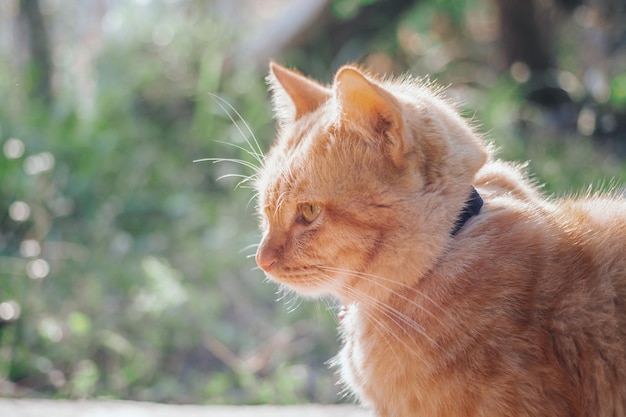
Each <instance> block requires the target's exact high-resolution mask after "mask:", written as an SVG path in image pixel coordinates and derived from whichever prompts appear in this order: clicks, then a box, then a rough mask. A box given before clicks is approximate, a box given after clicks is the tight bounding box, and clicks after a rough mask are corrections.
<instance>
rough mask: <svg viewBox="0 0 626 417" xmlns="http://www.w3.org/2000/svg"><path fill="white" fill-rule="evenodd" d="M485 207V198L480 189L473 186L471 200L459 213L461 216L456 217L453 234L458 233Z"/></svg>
mask: <svg viewBox="0 0 626 417" xmlns="http://www.w3.org/2000/svg"><path fill="white" fill-rule="evenodd" d="M482 207H483V199H482V198H481V197H480V194H478V191H476V189H475V188H474V187H472V194H471V195H470V198H469V200H467V201H466V202H465V206H464V207H463V211H461V214H460V215H459V218H458V219H456V222H455V223H454V230H453V231H452V236H456V234H457V233H459V231H460V230H461V229H462V228H463V226H464V225H465V223H466V222H467V221H468V220H469V219H471V218H472V217H474V216H477V215H478V213H480V209H481V208H482Z"/></svg>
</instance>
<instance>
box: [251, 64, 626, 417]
mask: <svg viewBox="0 0 626 417" xmlns="http://www.w3.org/2000/svg"><path fill="white" fill-rule="evenodd" d="M277 74H279V75H278V76H277ZM269 82H270V86H271V89H272V91H273V97H274V106H275V109H276V114H277V119H278V134H277V138H276V141H275V143H274V146H273V147H272V149H271V151H270V152H269V153H268V155H267V156H266V157H265V158H264V159H263V163H262V166H261V168H260V170H259V172H258V173H257V174H256V176H255V178H254V180H255V187H256V189H257V191H258V203H259V213H260V216H261V218H262V229H263V239H262V242H261V244H260V245H259V248H258V251H257V262H258V263H259V265H260V266H261V267H262V268H263V269H265V271H266V273H267V275H268V276H269V277H270V278H272V279H273V280H275V281H276V282H278V283H280V284H281V285H284V286H286V287H288V288H291V289H293V290H294V291H296V292H297V293H299V294H302V295H304V296H325V295H331V296H334V297H336V298H337V299H338V300H339V301H340V302H341V303H342V304H343V305H345V306H347V314H346V316H345V318H344V319H343V321H342V324H341V326H340V331H341V335H342V340H343V344H344V345H343V348H342V351H341V353H340V354H339V355H338V357H337V360H336V361H337V364H338V365H339V366H340V368H341V375H342V378H343V381H344V383H345V384H346V386H347V387H348V388H349V389H350V391H351V392H352V393H354V394H355V395H356V396H357V398H359V399H360V400H361V401H362V402H363V403H364V404H367V405H369V406H371V407H372V408H373V410H374V411H375V413H376V414H377V415H378V416H381V417H382V416H385V417H399V416H429V417H433V416H546V417H548V416H549V417H558V416H563V417H565V416H579V417H583V416H585V417H609V416H611V417H612V416H624V413H625V410H626V384H625V378H626V375H625V373H626V363H625V359H626V357H625V354H624V349H625V348H624V346H625V344H626V323H625V318H626V311H625V308H626V307H625V305H624V300H625V296H626V204H625V202H624V200H623V198H622V197H621V196H619V195H618V194H617V193H614V194H613V195H606V194H605V195H593V196H592V195H586V196H581V197H578V198H567V199H562V200H556V199H546V198H544V197H543V196H542V194H541V192H540V190H539V189H538V188H537V187H536V186H535V185H534V184H533V183H532V182H531V181H529V180H527V178H526V175H525V173H524V170H523V169H522V168H520V167H519V166H516V165H514V164H510V163H505V162H502V161H498V160H497V159H495V158H494V156H493V155H492V152H491V151H490V150H489V147H488V146H487V145H486V144H485V143H484V141H483V139H482V138H481V137H480V136H479V135H478V134H477V133H476V132H475V131H474V130H473V129H472V128H471V127H470V126H469V125H468V123H467V122H466V121H465V120H464V119H462V118H461V117H460V116H459V115H458V114H457V113H456V111H455V110H454V108H453V106H451V105H450V104H449V103H447V102H446V101H445V100H444V99H443V98H441V97H440V95H439V94H438V93H436V92H434V90H433V89H432V88H431V86H429V85H424V84H420V83H419V82H418V81H415V80H412V79H400V80H394V79H387V80H381V79H377V78H375V77H373V76H371V75H368V74H367V73H365V72H363V71H362V70H360V69H359V68H357V67H351V66H348V67H344V68H342V69H340V70H339V72H338V73H337V75H336V77H335V80H334V82H333V84H332V85H331V86H323V85H321V84H315V85H312V83H315V81H312V80H310V79H306V78H304V77H303V76H302V75H300V74H298V73H296V72H293V71H291V70H288V69H286V68H283V67H281V66H278V65H276V64H272V69H271V72H270V76H269ZM302 83H305V84H302ZM301 85H302V88H299V86H301ZM306 91H312V93H311V94H312V97H311V99H310V100H308V101H307V94H308V93H306ZM294 92H297V93H294ZM294 94H297V97H292V96H293V95H294ZM472 186H473V187H475V188H476V189H477V190H478V192H479V193H480V195H481V196H482V197H483V199H484V201H485V205H484V207H483V209H482V210H481V212H480V214H479V215H478V216H475V217H473V218H472V219H470V220H469V221H468V222H467V223H466V224H465V225H464V226H463V228H462V229H461V231H460V232H459V233H458V234H457V235H455V236H452V235H451V231H452V229H453V227H454V222H455V220H456V219H457V216H458V214H459V213H460V211H461V210H462V207H463V205H464V203H465V201H466V200H467V198H468V197H469V195H470V193H471V187H472ZM306 202H315V203H319V204H321V205H322V206H323V210H322V212H321V214H320V215H319V217H318V218H317V219H315V220H314V221H313V222H311V223H310V224H308V223H303V222H301V221H299V220H298V219H299V215H298V207H299V205H300V204H301V203H306Z"/></svg>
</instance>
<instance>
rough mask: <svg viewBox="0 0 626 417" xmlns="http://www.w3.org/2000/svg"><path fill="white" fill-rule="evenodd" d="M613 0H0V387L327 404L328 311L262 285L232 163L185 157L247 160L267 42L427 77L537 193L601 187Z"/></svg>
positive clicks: (618, 166)
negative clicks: (531, 180) (522, 168)
mask: <svg viewBox="0 0 626 417" xmlns="http://www.w3.org/2000/svg"><path fill="white" fill-rule="evenodd" d="M625 13H626V10H625V6H624V2H623V1H619V0H615V1H611V0H589V1H583V0H476V1H469V0H413V1H406V0H394V1H391V0H387V1H385V0H310V1H299V0H234V1H231V0H207V1H202V0H163V1H156V0H133V1H122V0H117V1H116V0H88V1H82V0H2V1H0V395H1V396H7V397H50V398H122V399H137V400H151V401H163V402H172V403H237V404H240V403H267V402H272V403H294V402H305V401H307V402H308V401H314V402H334V401H338V400H340V396H338V395H337V392H338V390H339V389H338V387H336V386H335V375H334V371H333V370H329V369H328V368H327V365H326V361H327V360H328V359H329V358H331V357H332V356H333V355H334V354H335V352H336V351H337V349H338V342H337V340H336V339H337V338H336V329H335V327H336V319H335V317H334V313H333V306H332V303H330V306H327V304H326V303H325V302H309V301H302V300H299V299H298V298H297V297H294V296H293V295H289V294H287V295H284V294H279V293H277V292H276V288H275V287H274V285H273V284H271V283H268V282H264V279H263V275H262V273H261V272H260V271H259V270H258V269H255V268H254V267H255V265H254V261H253V259H252V255H254V252H255V246H254V244H255V243H257V242H258V240H259V237H260V236H259V233H258V231H257V228H256V220H255V214H254V202H253V201H252V202H251V198H252V194H253V193H252V191H250V190H249V189H245V188H235V186H236V184H237V182H238V181H237V178H234V177H226V178H224V179H223V180H219V181H218V178H220V177H222V176H224V175H229V174H244V175H247V174H250V173H251V172H250V171H249V170H246V168H245V167H243V166H241V165H237V164H229V163H222V164H213V163H211V162H198V163H193V161H194V160H196V159H201V158H211V157H220V158H240V159H243V160H246V161H250V162H254V161H253V159H252V158H251V156H250V155H249V154H247V153H246V152H244V151H243V150H241V149H239V148H237V147H234V146H229V145H228V144H234V145H237V146H240V147H241V146H243V147H246V146H247V145H246V141H248V140H251V138H252V135H254V137H256V139H257V140H258V141H259V143H260V146H261V148H263V149H264V150H265V149H267V148H268V146H269V144H270V143H271V141H272V137H273V132H274V127H273V122H272V119H271V117H272V111H271V108H270V106H269V100H268V94H267V91H266V85H265V82H264V77H265V74H266V69H267V63H268V60H269V59H270V58H273V59H276V60H277V61H279V62H281V63H284V64H286V65H289V66H295V67H298V68H300V69H301V70H302V71H303V72H304V73H306V74H310V75H312V76H314V77H316V78H318V79H321V80H323V81H325V82H329V81H330V80H331V79H332V74H333V73H334V71H335V70H336V69H337V68H338V67H339V66H340V65H341V64H344V63H347V62H358V63H360V64H362V65H363V66H365V67H366V68H369V69H371V70H372V72H375V73H383V74H392V73H394V74H400V73H404V72H408V73H410V74H413V75H415V76H418V77H421V76H424V75H427V74H429V75H430V77H431V79H433V80H435V81H437V82H438V83H439V84H442V85H444V86H448V90H447V94H448V95H449V96H451V97H453V98H454V99H455V100H457V101H458V102H459V103H460V109H461V111H462V112H463V113H464V114H465V115H466V116H467V117H468V118H470V119H472V120H474V123H475V124H477V125H478V126H479V130H480V131H482V132H485V134H486V137H487V138H488V139H489V140H491V141H493V142H494V143H495V144H496V145H497V146H498V147H500V148H501V149H502V151H501V156H502V157H504V158H507V159H514V160H520V161H527V160H528V161H530V162H529V166H530V171H531V172H533V173H534V175H535V177H536V178H537V180H538V181H540V182H542V183H545V184H546V186H545V190H546V193H548V194H553V193H556V194H564V193H571V192H574V191H575V190H580V189H585V190H586V189H587V187H588V186H589V185H591V184H593V185H595V186H596V187H597V188H598V187H600V188H601V187H608V186H610V185H611V183H614V184H622V183H624V182H625V181H626V167H625V164H624V158H625V157H626V110H625V107H626V34H625V30H626V25H624V22H625V21H626V15H625ZM214 95H217V97H219V98H216V97H215V96H214ZM222 100H224V101H222ZM229 106H232V108H231V107H229ZM237 113H239V114H240V115H241V117H239V115H238V114H237ZM246 123H247V125H248V126H250V131H249V130H248V129H247V127H246ZM277 300H278V301H277Z"/></svg>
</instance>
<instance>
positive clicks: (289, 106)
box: [267, 62, 332, 121]
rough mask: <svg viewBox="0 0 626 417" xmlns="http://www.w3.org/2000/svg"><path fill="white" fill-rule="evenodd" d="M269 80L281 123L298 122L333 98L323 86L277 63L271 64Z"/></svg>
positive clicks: (275, 109)
mask: <svg viewBox="0 0 626 417" xmlns="http://www.w3.org/2000/svg"><path fill="white" fill-rule="evenodd" d="M267 80H268V82H269V84H270V90H271V91H272V100H273V102H274V111H275V113H276V116H277V118H278V119H279V120H281V121H289V120H298V119H299V118H301V117H302V116H304V115H305V114H308V113H310V112H312V111H314V110H316V109H317V108H319V107H320V106H321V105H322V104H323V103H324V102H326V101H327V100H328V99H329V98H330V97H331V96H332V93H331V91H330V90H329V89H328V88H326V87H324V86H323V85H321V84H319V83H317V82H316V81H313V80H311V79H309V78H306V77H305V76H303V75H301V74H300V73H298V72H295V71H293V70H290V69H287V68H285V67H283V66H282V65H278V64H277V63H275V62H270V73H269V76H268V77H267Z"/></svg>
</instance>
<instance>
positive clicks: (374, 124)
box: [256, 64, 486, 300]
mask: <svg viewBox="0 0 626 417" xmlns="http://www.w3.org/2000/svg"><path fill="white" fill-rule="evenodd" d="M268 79H269V83H270V86H271V89H272V92H273V100H274V107H275V111H276V115H277V121H278V125H279V128H278V137H277V139H276V141H275V143H274V146H273V148H272V149H271V151H270V152H269V154H268V156H267V158H266V159H265V161H264V164H263V167H262V168H261V170H260V172H259V173H258V176H257V178H258V181H257V183H256V188H257V191H258V194H259V201H258V203H259V211H260V216H261V222H262V225H261V227H262V230H263V240H262V242H261V244H260V246H259V248H258V251H257V255H256V260H257V263H258V265H259V266H260V267H261V268H262V269H263V270H264V271H265V272H266V273H267V275H268V276H269V277H271V278H272V279H274V280H276V281H278V282H280V283H282V284H285V285H286V286H288V287H290V288H292V289H294V290H296V291H297V292H298V293H300V294H304V295H311V296H318V295H323V294H332V295H335V296H337V297H339V298H341V299H344V300H350V299H354V298H358V295H359V294H361V295H362V294H365V293H367V294H369V295H368V296H372V294H371V293H372V292H376V291H383V290H384V289H385V288H388V287H389V286H390V285H389V282H387V281H388V280H390V279H402V278H401V276H404V275H405V274H412V276H416V275H415V274H420V273H422V272H423V271H424V269H425V268H428V267H430V266H432V263H433V262H434V261H435V259H436V257H437V256H438V255H439V254H440V253H441V251H442V250H443V248H444V247H445V245H446V241H447V239H448V238H449V234H450V231H451V230H452V228H453V224H454V221H455V220H456V216H457V214H458V213H459V212H460V210H461V209H462V206H463V204H464V202H465V200H466V198H467V197H468V195H469V192H470V190H471V182H472V179H473V177H474V174H475V173H476V172H477V171H478V169H479V168H480V167H481V166H482V165H483V163H484V162H485V159H486V151H485V148H484V145H483V143H482V141H481V140H480V139H479V138H478V137H477V136H476V134H475V133H474V132H473V131H472V130H471V129H470V128H469V127H468V125H467V123H466V122H465V121H464V120H463V119H462V118H460V117H459V116H458V115H457V114H456V113H455V111H454V110H453V109H452V108H451V106H450V105H448V104H447V103H445V102H444V101H443V100H442V99H440V98H439V97H438V96H437V95H436V94H435V93H433V92H432V90H431V89H429V88H428V87H425V86H422V85H420V84H419V83H418V82H416V81H411V80H408V79H407V80H401V81H397V80H386V81H381V80H377V79H375V78H373V77H371V76H369V75H367V74H365V73H364V72H363V71H361V70H360V69H358V68H357V67H353V66H345V67H343V68H341V69H340V70H339V71H338V72H337V74H336V76H335V79H334V82H333V84H332V85H331V86H324V85H321V84H319V83H317V82H316V81H313V80H311V79H308V78H306V77H304V76H302V75H300V74H299V73H297V72H294V71H291V70H288V69H286V68H284V67H281V66H279V65H277V64H272V65H271V70H270V75H269V77H268ZM407 276H408V275H407Z"/></svg>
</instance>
